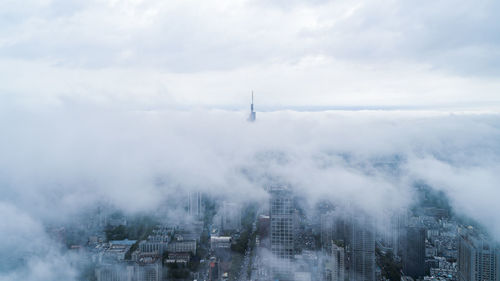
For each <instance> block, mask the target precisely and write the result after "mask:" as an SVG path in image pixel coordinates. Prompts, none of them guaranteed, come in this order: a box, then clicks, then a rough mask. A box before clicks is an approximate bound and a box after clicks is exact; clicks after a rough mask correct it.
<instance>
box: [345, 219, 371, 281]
mask: <svg viewBox="0 0 500 281" xmlns="http://www.w3.org/2000/svg"><path fill="white" fill-rule="evenodd" d="M373 228H374V227H373V223H372V222H371V221H370V219H369V218H368V217H367V216H364V215H361V214H356V215H353V216H352V217H351V221H350V223H349V231H348V232H349V234H348V235H347V239H346V240H347V244H348V249H349V250H348V255H349V280H351V281H374V280H375V234H374V229H373Z"/></svg>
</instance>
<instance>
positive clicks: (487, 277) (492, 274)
mask: <svg viewBox="0 0 500 281" xmlns="http://www.w3.org/2000/svg"><path fill="white" fill-rule="evenodd" d="M458 249H459V250H458V278H459V281H499V280H500V274H499V270H500V261H499V258H500V248H499V247H498V245H497V244H495V243H494V242H493V241H491V240H489V239H487V238H486V236H484V235H482V234H479V233H477V232H476V231H474V229H472V228H468V229H463V230H461V231H460V234H459V247H458Z"/></svg>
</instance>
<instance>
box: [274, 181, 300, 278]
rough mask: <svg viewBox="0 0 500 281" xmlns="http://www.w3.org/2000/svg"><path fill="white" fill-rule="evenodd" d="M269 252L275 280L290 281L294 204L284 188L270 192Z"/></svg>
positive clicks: (292, 254)
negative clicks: (272, 257) (271, 256)
mask: <svg viewBox="0 0 500 281" xmlns="http://www.w3.org/2000/svg"><path fill="white" fill-rule="evenodd" d="M269 192H270V195H271V198H270V202H269V203H270V204H269V205H270V219H271V252H272V253H273V255H274V259H273V262H272V264H271V271H272V274H273V276H274V277H275V279H277V280H292V279H293V268H292V262H293V258H294V231H293V230H294V215H293V213H294V204H293V198H292V194H291V191H290V190H289V189H288V188H286V187H272V188H271V189H270V190H269Z"/></svg>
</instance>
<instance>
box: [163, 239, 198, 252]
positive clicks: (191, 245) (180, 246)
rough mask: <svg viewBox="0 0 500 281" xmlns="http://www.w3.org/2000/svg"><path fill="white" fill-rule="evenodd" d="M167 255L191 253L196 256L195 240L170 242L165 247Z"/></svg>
mask: <svg viewBox="0 0 500 281" xmlns="http://www.w3.org/2000/svg"><path fill="white" fill-rule="evenodd" d="M167 251H168V252H169V253H180V252H191V253H193V255H196V240H182V241H172V242H170V243H169V244H168V246H167Z"/></svg>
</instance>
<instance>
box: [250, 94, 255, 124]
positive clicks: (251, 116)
mask: <svg viewBox="0 0 500 281" xmlns="http://www.w3.org/2000/svg"><path fill="white" fill-rule="evenodd" d="M255 115H256V113H255V111H253V90H252V103H251V104H250V116H248V121H250V122H255V117H256V116H255Z"/></svg>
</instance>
